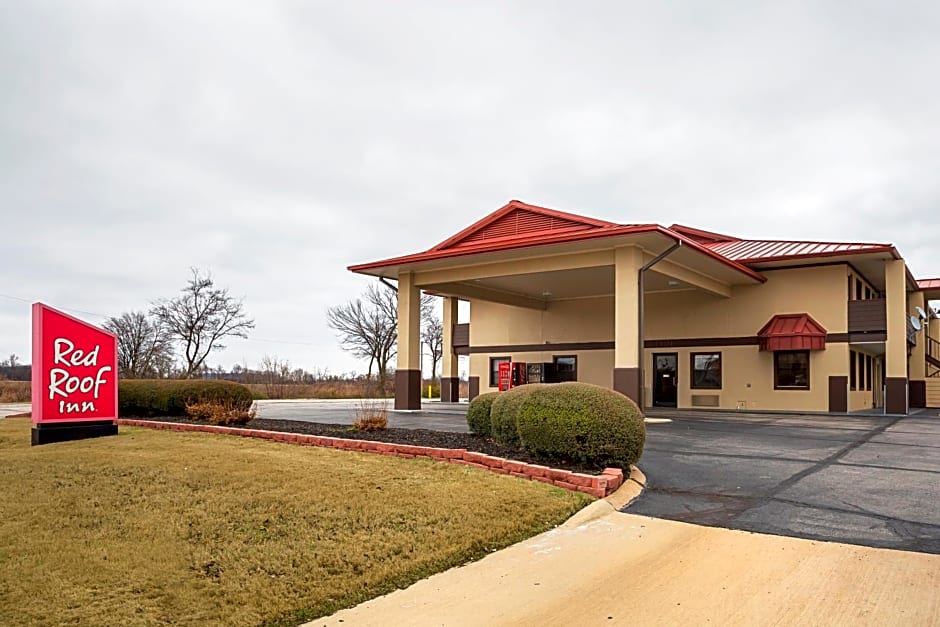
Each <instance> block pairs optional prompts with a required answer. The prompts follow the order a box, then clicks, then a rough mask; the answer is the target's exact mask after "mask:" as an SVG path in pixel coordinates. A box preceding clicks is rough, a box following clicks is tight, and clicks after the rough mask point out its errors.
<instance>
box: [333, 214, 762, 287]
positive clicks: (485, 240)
mask: <svg viewBox="0 0 940 627" xmlns="http://www.w3.org/2000/svg"><path fill="white" fill-rule="evenodd" d="M636 233H661V234H662V235H664V236H666V237H668V238H670V239H672V240H676V241H681V242H682V243H683V244H684V245H686V246H688V247H689V248H692V249H695V250H696V251H698V252H700V253H702V254H703V255H705V256H707V257H711V258H712V259H715V260H717V261H719V262H721V263H723V264H725V265H726V266H729V267H731V268H733V269H735V270H737V271H738V272H740V273H742V274H744V275H746V276H748V277H750V278H752V279H754V280H757V281H760V282H762V283H763V282H764V281H766V280H767V279H766V277H764V276H762V275H761V274H759V273H758V272H756V271H754V270H752V269H750V268H748V267H747V266H745V265H742V264H740V263H737V262H735V261H733V260H731V259H728V258H726V257H723V256H722V255H720V254H718V253H716V252H714V251H712V250H709V249H708V248H707V247H705V246H702V245H701V244H700V243H699V242H697V241H695V240H693V239H690V238H689V237H687V236H686V235H684V234H682V233H677V232H675V231H671V230H669V229H667V228H665V227H663V226H660V225H658V224H616V223H614V222H607V221H605V220H597V219H594V218H587V217H584V216H578V215H575V214H572V213H565V212H563V211H556V210H554V209H546V208H545V207H537V206H535V205H529V204H526V203H523V202H520V201H518V200H512V201H510V202H509V203H508V204H506V205H504V206H503V207H501V208H499V209H497V210H496V211H495V212H493V213H492V214H490V215H489V216H487V217H485V218H483V219H482V220H479V221H477V222H475V223H474V224H472V225H470V226H469V227H467V228H465V229H463V230H462V231H460V232H459V233H457V234H456V235H454V236H453V237H450V238H448V239H446V240H444V241H443V242H441V243H440V244H438V245H437V246H434V247H433V248H431V249H429V250H426V251H424V252H421V253H414V254H411V255H404V256H401V257H393V258H391V259H384V260H382V261H374V262H370V263H363V264H358V265H353V266H349V270H351V271H352V272H365V271H368V270H376V269H379V268H384V267H388V266H395V265H400V264H405V263H419V262H423V261H431V260H434V259H446V258H450V257H458V256H463V255H473V254H478V253H485V252H494V251H499V250H510V249H514V248H527V247H531V246H544V245H547V244H560V243H566V242H576V241H580V240H587V239H594V238H600V237H614V236H618V235H631V234H636Z"/></svg>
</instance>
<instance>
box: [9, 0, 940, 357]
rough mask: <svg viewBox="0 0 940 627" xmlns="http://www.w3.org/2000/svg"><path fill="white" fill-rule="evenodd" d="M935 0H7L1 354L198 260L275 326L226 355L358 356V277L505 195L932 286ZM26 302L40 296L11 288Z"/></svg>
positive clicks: (938, 260)
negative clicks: (884, 245)
mask: <svg viewBox="0 0 940 627" xmlns="http://www.w3.org/2000/svg"><path fill="white" fill-rule="evenodd" d="M938 32H940V4H938V3H936V2H890V3H888V2H866V1H860V2H852V3H846V2H844V1H832V2H814V3H786V2H784V3H781V2H767V3H760V2H750V1H747V2H726V3H702V2H668V3H649V2H589V3H575V2H559V1H535V0H533V1H530V2H473V3H443V2H430V1H428V2H388V1H387V0H382V1H375V2H355V1H350V2H308V1H301V0H298V1H296V2H286V1H270V2H251V3H249V2H232V1H228V2H174V1H170V2H142V1H131V0H125V1H108V2H105V1H91V0H82V1H77V0H76V1H72V0H69V1H65V0H63V1H60V2H44V1H26V0H23V1H17V0H0V212H2V213H0V294H2V296H0V356H2V358H6V356H8V355H9V354H10V353H13V352H15V353H17V354H18V355H20V357H21V358H22V361H24V362H28V361H29V333H30V329H29V304H28V303H29V302H31V301H33V300H42V301H44V302H46V303H48V304H50V305H53V306H57V307H61V308H63V309H66V310H68V311H71V312H73V313H75V312H78V315H79V316H81V317H84V318H85V319H87V320H89V321H91V322H101V320H102V318H101V317H99V316H94V315H86V314H83V313H81V312H91V313H93V314H103V315H117V314H120V313H121V312H123V311H127V310H132V309H146V308H147V307H148V305H149V302H150V301H151V300H153V299H156V298H159V297H173V296H175V295H176V294H177V292H178V290H179V289H180V288H181V287H182V286H183V285H184V284H185V281H186V278H187V276H188V269H189V267H190V266H198V267H201V268H206V269H211V271H212V273H213V275H214V276H215V278H216V280H217V282H218V283H219V284H220V285H222V286H228V287H229V288H230V289H231V290H232V292H233V293H235V294H238V295H244V296H245V307H246V310H247V311H248V313H249V314H251V315H252V316H253V317H254V318H255V319H256V322H257V328H256V329H255V331H254V332H253V333H252V339H250V340H248V341H242V340H233V341H230V342H229V348H228V349H226V350H225V351H223V352H220V353H218V354H215V355H214V356H213V357H211V358H210V362H211V364H212V365H213V366H215V365H218V364H222V365H224V366H225V367H230V366H231V365H232V364H234V363H235V362H239V363H248V364H249V365H252V366H253V365H257V363H258V362H259V361H260V359H261V357H262V356H263V355H264V354H266V353H267V354H276V355H278V356H280V357H281V358H285V359H288V360H290V362H291V363H292V365H293V366H295V367H298V366H299V367H304V368H307V369H314V368H321V369H323V368H329V370H330V371H331V372H334V373H340V372H348V371H351V370H356V371H359V372H363V371H364V370H365V363H363V362H357V361H356V360H354V359H352V358H351V357H350V356H349V355H347V354H345V353H343V352H342V351H341V350H340V348H339V346H338V344H337V341H336V339H335V337H334V335H333V333H332V332H331V331H330V330H329V329H328V328H327V326H326V315H325V314H326V309H327V308H328V307H329V306H330V305H332V304H336V303H340V302H343V301H346V300H348V299H351V298H354V297H355V296H357V295H358V294H359V293H360V292H361V291H362V289H363V288H364V287H365V286H366V285H367V282H368V280H367V279H366V278H364V277H359V276H355V275H352V274H350V273H349V272H347V271H346V269H345V268H346V266H347V265H350V264H352V263H358V262H364V261H372V260H376V259H381V258H385V257H389V256H394V255H398V254H404V253H410V252H416V251H418V250H424V249H426V248H428V247H430V246H431V245H433V244H435V243H437V242H438V241H440V240H443V239H445V238H446V237H448V236H449V235H451V234H453V233H455V232H457V231H458V230H460V229H461V228H463V227H465V226H467V224H469V222H471V221H473V220H475V219H477V218H479V217H482V216H483V215H485V214H486V213H489V212H490V211H492V210H494V209H496V208H498V207H500V206H501V205H503V204H504V203H505V202H506V201H508V200H509V199H511V198H518V199H521V200H524V201H527V202H531V203H535V204H542V205H545V206H549V207H554V208H558V209H562V210H568V211H573V212H576V213H577V212H581V213H584V214H586V215H591V216H595V217H599V218H605V219H609V220H615V221H621V222H658V223H661V224H665V225H668V224H671V223H673V222H681V223H685V224H689V225H693V226H698V227H700V228H704V229H708V230H716V231H720V232H730V233H733V234H737V235H741V236H750V237H755V238H761V237H764V238H795V239H818V240H846V241H876V242H891V243H894V244H895V245H897V246H898V248H899V249H900V251H901V253H902V254H903V255H904V256H905V257H906V259H907V261H908V263H909V265H910V267H911V269H912V271H913V272H914V274H915V276H917V277H920V278H926V277H935V276H940V254H938V243H940V210H938V209H940V177H938V172H940V124H938V120H940V115H938V114H940V104H938V103H940V87H938V80H937V76H938V74H940V37H937V33H938ZM18 299H24V300H25V301H27V302H24V300H18Z"/></svg>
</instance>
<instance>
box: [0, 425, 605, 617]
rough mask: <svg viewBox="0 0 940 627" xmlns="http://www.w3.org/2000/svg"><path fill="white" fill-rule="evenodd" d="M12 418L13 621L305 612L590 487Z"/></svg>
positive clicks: (455, 551) (4, 566)
mask: <svg viewBox="0 0 940 627" xmlns="http://www.w3.org/2000/svg"><path fill="white" fill-rule="evenodd" d="M29 428H30V422H29V421H28V420H24V419H22V418H14V419H11V418H6V419H2V420H0V459H2V460H3V463H2V464H0V485H2V486H3V490H2V491H0V624H2V625H50V624H82V625H153V624H163V623H172V624H179V625H295V624H298V623H300V622H303V621H304V620H309V619H312V618H315V617H317V616H321V615H325V614H329V613H331V612H333V611H335V610H336V609H339V608H342V607H347V606H351V605H354V604H356V603H358V602H361V601H363V600H366V599H369V598H372V597H375V596H378V595H381V594H384V593H386V592H389V591H391V590H393V589H395V588H398V587H404V586H407V585H409V584H410V583H412V582H414V581H416V580H417V579H420V578H423V577H426V576H428V575H430V574H432V573H435V572H439V571H441V570H444V569H447V568H449V567H451V566H455V565H458V564H462V563H465V562H467V561H468V560H473V559H477V558H479V557H481V556H483V555H485V554H486V553H488V552H490V551H493V550H496V549H498V548H501V547H504V546H507V545H508V544H511V543H514V542H516V541H519V540H521V539H523V538H526V537H529V536H531V535H533V534H535V533H538V532H540V531H542V530H545V529H547V528H550V527H552V526H554V525H556V524H558V523H559V522H561V521H563V520H564V519H566V518H567V517H568V516H570V515H571V514H572V513H573V512H574V511H576V510H577V509H579V508H580V507H582V506H583V505H584V504H586V502H587V501H588V500H589V498H588V497H585V496H584V495H579V494H574V493H569V492H566V491H563V490H560V489H558V488H554V487H551V486H547V485H545V484H541V483H537V482H530V481H523V480H517V479H514V478H511V477H506V476H502V475H494V474H489V473H486V472H483V471H478V470H476V469H471V468H466V467H463V466H457V465H452V464H443V463H434V462H430V461H421V460H405V459H398V458H391V457H383V456H378V455H369V454H359V453H349V452H343V451H334V450H331V449H322V448H307V447H299V446H291V445H284V444H277V443H272V442H265V441H259V440H253V439H247V438H246V439H243V438H236V437H232V436H216V435H209V434H182V433H172V432H163V431H150V430H145V429H134V428H128V427H122V428H121V435H119V436H117V437H110V438H101V439H95V440H84V441H78V442H68V443H62V444H52V445H46V446H41V447H35V448H31V447H30V446H29Z"/></svg>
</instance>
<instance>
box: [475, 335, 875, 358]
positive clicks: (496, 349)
mask: <svg viewBox="0 0 940 627" xmlns="http://www.w3.org/2000/svg"><path fill="white" fill-rule="evenodd" d="M886 340H887V336H886V334H885V333H829V334H827V335H826V342H827V343H828V344H846V343H859V342H884V341H886ZM759 344H760V338H759V337H758V336H756V335H751V336H739V337H685V338H677V339H674V340H646V341H645V342H644V343H643V347H644V348H703V347H709V348H710V347H721V346H757V345H759ZM613 349H614V342H558V343H551V342H546V343H545V344H498V345H492V346H471V347H469V349H467V354H476V355H480V354H493V353H538V352H549V351H555V352H560V351H597V350H613Z"/></svg>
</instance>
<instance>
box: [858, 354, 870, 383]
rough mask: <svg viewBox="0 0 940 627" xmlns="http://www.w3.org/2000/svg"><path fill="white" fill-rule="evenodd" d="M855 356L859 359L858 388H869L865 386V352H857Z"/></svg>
mask: <svg viewBox="0 0 940 627" xmlns="http://www.w3.org/2000/svg"><path fill="white" fill-rule="evenodd" d="M855 358H856V359H857V360H858V389H859V390H863V391H865V390H867V389H868V388H866V387H865V354H864V353H855Z"/></svg>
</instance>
